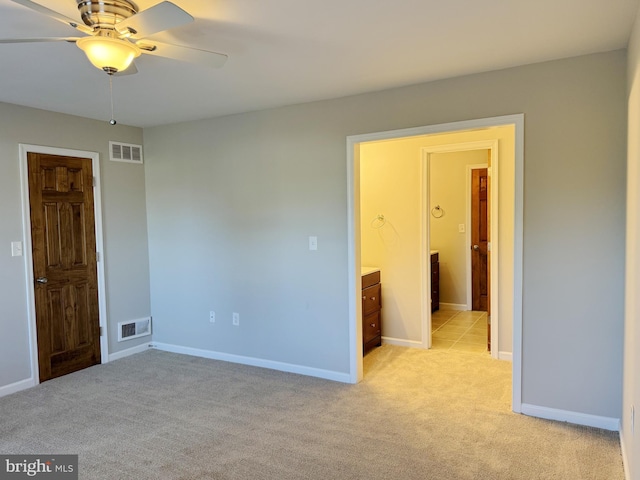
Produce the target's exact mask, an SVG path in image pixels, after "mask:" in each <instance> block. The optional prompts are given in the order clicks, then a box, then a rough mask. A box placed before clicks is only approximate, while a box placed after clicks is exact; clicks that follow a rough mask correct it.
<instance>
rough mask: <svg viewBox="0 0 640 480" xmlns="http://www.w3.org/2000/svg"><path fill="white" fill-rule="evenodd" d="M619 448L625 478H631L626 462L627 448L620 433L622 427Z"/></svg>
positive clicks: (627, 479) (628, 479)
mask: <svg viewBox="0 0 640 480" xmlns="http://www.w3.org/2000/svg"><path fill="white" fill-rule="evenodd" d="M620 449H621V450H622V467H623V468H624V478H625V480H631V473H630V472H629V464H628V463H627V459H628V458H629V457H628V456H627V449H626V446H625V444H624V436H623V435H622V429H621V430H620Z"/></svg>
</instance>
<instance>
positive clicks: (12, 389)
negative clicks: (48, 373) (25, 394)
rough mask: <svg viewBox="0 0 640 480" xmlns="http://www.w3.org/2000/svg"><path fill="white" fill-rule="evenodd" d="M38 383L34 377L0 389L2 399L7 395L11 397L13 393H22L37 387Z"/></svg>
mask: <svg viewBox="0 0 640 480" xmlns="http://www.w3.org/2000/svg"><path fill="white" fill-rule="evenodd" d="M36 385H37V382H36V381H35V379H34V378H33V377H31V378H27V379H26V380H20V381H18V382H15V383H10V384H9V385H5V386H3V387H0V397H5V396H7V395H11V394H12V393H16V392H20V391H21V390H26V389H27V388H31V387H35V386H36Z"/></svg>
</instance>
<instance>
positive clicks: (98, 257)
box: [96, 252, 100, 262]
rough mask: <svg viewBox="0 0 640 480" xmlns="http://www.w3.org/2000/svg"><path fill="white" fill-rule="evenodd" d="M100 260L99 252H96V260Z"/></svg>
mask: <svg viewBox="0 0 640 480" xmlns="http://www.w3.org/2000/svg"><path fill="white" fill-rule="evenodd" d="M99 261H100V252H96V262H99Z"/></svg>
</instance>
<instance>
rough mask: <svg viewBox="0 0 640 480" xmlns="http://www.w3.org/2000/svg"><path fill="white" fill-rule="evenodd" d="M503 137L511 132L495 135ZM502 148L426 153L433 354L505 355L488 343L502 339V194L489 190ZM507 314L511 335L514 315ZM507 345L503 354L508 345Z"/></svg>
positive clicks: (491, 144)
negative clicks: (487, 353)
mask: <svg viewBox="0 0 640 480" xmlns="http://www.w3.org/2000/svg"><path fill="white" fill-rule="evenodd" d="M503 130H504V129H503ZM496 133H497V132H496ZM504 134H507V135H508V134H509V133H508V132H506V131H505V132H499V133H498V135H499V136H502V135H504ZM498 143H499V142H498V141H497V140H488V141H480V142H470V143H461V144H457V145H441V146H437V147H431V148H427V149H426V150H427V152H426V156H427V161H426V163H427V168H426V170H427V172H428V177H429V178H428V183H426V185H427V187H428V192H427V193H426V195H425V196H426V200H425V202H426V204H427V205H428V206H427V213H426V215H427V218H428V223H429V225H428V227H429V253H430V256H431V262H430V265H431V272H430V276H429V278H430V280H431V292H432V293H431V309H430V313H431V318H430V322H425V326H424V330H425V331H427V330H428V329H429V328H430V329H431V330H430V338H431V343H430V347H431V348H434V349H438V350H453V351H464V352H474V353H484V352H487V351H488V352H489V353H491V355H492V356H493V357H494V358H501V355H500V352H501V349H500V347H499V343H498V342H497V341H495V342H494V343H493V345H492V344H491V337H492V336H493V338H494V339H499V335H498V328H499V326H500V323H501V322H500V321H499V320H500V319H499V316H498V312H499V310H498V308H497V306H498V305H499V298H498V293H499V292H500V285H499V281H500V275H498V259H499V258H500V255H499V251H498V245H499V242H498V238H499V236H498V222H497V219H498V208H497V206H498V205H499V198H498V194H499V189H497V188H492V184H495V185H497V184H498V182H497V175H496V177H492V172H493V171H495V172H497V171H498V170H499V158H500V155H499V153H498ZM507 155H508V154H507ZM490 180H491V182H490ZM494 218H495V221H492V220H493V219H494ZM494 238H495V240H496V241H495V242H494V241H493V239H494ZM492 292H495V295H492ZM492 303H493V305H494V307H493V310H494V311H495V312H496V314H495V316H493V317H492V309H491V306H492V305H491V304H492ZM503 317H504V319H503V320H502V323H509V325H506V326H507V327H508V330H509V331H510V328H511V325H510V316H508V315H507V316H504V315H503ZM502 343H503V344H505V345H503V348H502V350H503V352H502V355H503V357H504V351H505V350H508V351H510V349H511V345H510V344H511V342H504V341H503V342H502Z"/></svg>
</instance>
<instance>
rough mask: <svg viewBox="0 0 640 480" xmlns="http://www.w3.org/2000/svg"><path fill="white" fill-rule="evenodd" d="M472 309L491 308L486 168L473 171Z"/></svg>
mask: <svg viewBox="0 0 640 480" xmlns="http://www.w3.org/2000/svg"><path fill="white" fill-rule="evenodd" d="M471 172H472V174H471V304H472V305H471V308H472V309H473V310H478V311H483V312H487V311H488V306H489V269H488V266H489V262H488V251H487V246H488V242H489V228H488V223H489V210H488V204H489V195H488V192H489V185H488V181H489V178H488V175H487V169H486V168H478V169H474V170H472V171H471Z"/></svg>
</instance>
